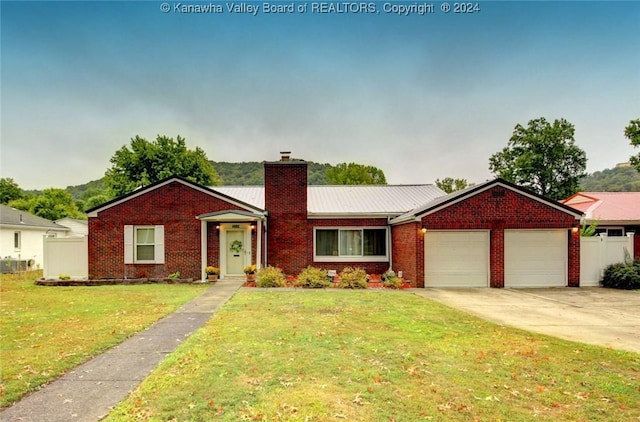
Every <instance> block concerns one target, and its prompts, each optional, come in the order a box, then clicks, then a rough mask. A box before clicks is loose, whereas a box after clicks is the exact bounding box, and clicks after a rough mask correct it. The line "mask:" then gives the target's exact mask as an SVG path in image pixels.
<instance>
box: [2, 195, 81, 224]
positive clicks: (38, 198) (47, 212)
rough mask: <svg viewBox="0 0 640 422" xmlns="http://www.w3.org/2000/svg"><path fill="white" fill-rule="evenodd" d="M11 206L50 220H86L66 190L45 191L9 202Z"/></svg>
mask: <svg viewBox="0 0 640 422" xmlns="http://www.w3.org/2000/svg"><path fill="white" fill-rule="evenodd" d="M9 206H11V207H13V208H17V209H20V210H24V211H28V212H29V213H31V214H33V215H37V216H38V217H42V218H46V219H48V220H57V219H59V218H63V217H71V218H80V219H83V218H86V216H85V215H84V214H83V213H82V212H80V210H78V207H77V206H76V203H75V200H74V199H73V196H71V194H70V193H69V192H67V191H66V190H64V189H59V188H49V189H45V190H43V191H42V194H40V195H35V196H31V197H29V198H21V199H16V200H13V201H11V202H9Z"/></svg>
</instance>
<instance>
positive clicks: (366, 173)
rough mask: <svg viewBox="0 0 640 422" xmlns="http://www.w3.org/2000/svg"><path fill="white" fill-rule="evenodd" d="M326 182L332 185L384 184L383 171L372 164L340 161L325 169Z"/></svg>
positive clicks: (385, 182) (385, 180)
mask: <svg viewBox="0 0 640 422" xmlns="http://www.w3.org/2000/svg"><path fill="white" fill-rule="evenodd" d="M326 175H327V182H328V183H329V184H332V185H386V184H387V179H386V177H385V176H384V172H383V171H382V170H380V169H379V168H377V167H374V166H366V165H363V164H356V163H348V164H347V163H340V164H338V165H337V166H335V167H331V168H329V169H328V170H327V173H326Z"/></svg>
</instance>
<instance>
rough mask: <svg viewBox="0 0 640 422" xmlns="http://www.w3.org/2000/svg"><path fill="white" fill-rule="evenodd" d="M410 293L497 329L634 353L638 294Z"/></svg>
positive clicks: (639, 335)
mask: <svg viewBox="0 0 640 422" xmlns="http://www.w3.org/2000/svg"><path fill="white" fill-rule="evenodd" d="M411 291H412V292H413V293H415V294H417V295H420V296H423V297H427V298H429V299H433V300H436V301H438V302H441V303H443V304H445V305H448V306H451V307H453V308H457V309H460V310H463V311H466V312H469V313H471V314H473V315H476V316H478V317H480V318H483V319H487V320H489V321H493V322H496V323H498V324H503V325H508V326H511V327H516V328H521V329H523V330H527V331H534V332H538V333H542V334H547V335H551V336H555V337H560V338H563V339H566V340H573V341H578V342H581V343H588V344H595V345H597V346H604V347H611V348H613V349H620V350H627V351H630V352H636V353H640V291H626V290H614V289H605V288H601V287H580V288H573V287H566V288H548V289H487V288H481V289H412V290H411Z"/></svg>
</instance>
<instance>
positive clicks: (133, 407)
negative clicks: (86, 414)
mask: <svg viewBox="0 0 640 422" xmlns="http://www.w3.org/2000/svg"><path fill="white" fill-rule="evenodd" d="M639 387H640V355H638V354H634V353H628V352H622V351H615V350H610V349H605V348H599V347H594V346H589V345H584V344H579V343H573V342H568V341H563V340H559V339H556V338H552V337H547V336H543V335H537V334H532V333H528V332H525V331H521V330H516V329H511V328H506V327H502V326H499V325H495V324H492V323H488V322H485V321H483V320H480V319H477V318H475V317H472V316H470V315H468V314H465V313H462V312H459V311H456V310H453V309H451V308H447V307H445V306H442V305H440V304H438V303H436V302H433V301H429V300H425V299H422V298H419V297H417V296H414V295H411V294H408V293H400V292H389V291H376V292H373V291H326V290H325V291H297V292H282V291H266V292H265V291H250V290H242V291H240V292H239V293H238V294H236V295H235V296H234V297H233V298H232V299H231V300H230V301H229V302H227V304H226V305H225V306H224V307H223V308H222V309H221V310H220V311H219V312H218V313H217V314H216V315H215V316H214V317H213V318H212V319H211V320H210V321H209V322H208V323H207V324H206V325H205V326H203V327H202V328H201V329H200V330H199V331H197V332H196V333H195V334H194V335H193V336H192V337H190V338H189V339H188V340H187V341H186V342H185V343H183V344H182V345H181V346H180V347H179V348H178V350H177V351H176V352H174V353H172V354H171V355H170V356H169V357H168V358H167V359H166V360H165V361H164V362H163V363H162V364H161V365H160V366H159V368H158V369H157V370H156V371H155V372H154V373H152V375H151V376H150V377H148V378H147V379H146V380H145V381H144V382H143V383H142V384H141V386H140V387H139V388H138V389H137V390H136V391H134V392H133V393H132V394H131V395H130V396H129V397H128V398H127V399H126V400H125V401H123V402H122V403H120V405H118V406H117V407H116V408H115V409H114V410H113V411H112V413H111V415H110V416H109V417H108V419H107V420H108V421H121V420H150V421H168V420H178V421H188V420H191V421H205V420H226V421H238V420H269V421H271V420H279V421H283V420H284V421H336V420H349V421H416V420H431V421H445V420H446V421H449V420H454V421H455V420H460V421H474V420H479V421H500V420H503V421H507V420H508V421H531V420H540V421H557V420H574V421H622V420H624V421H629V420H638V419H639V418H640V407H639V403H640V390H639Z"/></svg>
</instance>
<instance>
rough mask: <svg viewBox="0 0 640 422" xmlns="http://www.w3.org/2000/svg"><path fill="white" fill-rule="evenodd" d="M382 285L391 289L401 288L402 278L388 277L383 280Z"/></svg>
mask: <svg viewBox="0 0 640 422" xmlns="http://www.w3.org/2000/svg"><path fill="white" fill-rule="evenodd" d="M382 285H383V286H384V287H388V288H390V289H399V288H400V286H402V280H400V279H399V278H398V277H396V276H391V277H386V278H385V279H384V281H383V282H382Z"/></svg>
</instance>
